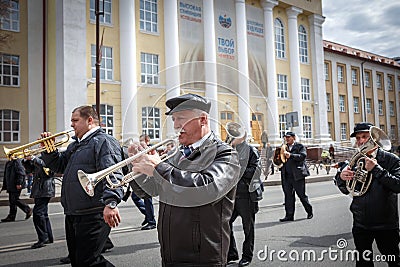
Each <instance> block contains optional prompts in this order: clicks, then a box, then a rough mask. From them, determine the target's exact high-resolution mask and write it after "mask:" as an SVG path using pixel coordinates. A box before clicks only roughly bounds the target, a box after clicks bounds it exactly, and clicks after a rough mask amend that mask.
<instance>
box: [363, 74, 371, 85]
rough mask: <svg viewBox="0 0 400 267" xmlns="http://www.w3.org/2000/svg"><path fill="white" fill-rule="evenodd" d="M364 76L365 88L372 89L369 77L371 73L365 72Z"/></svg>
mask: <svg viewBox="0 0 400 267" xmlns="http://www.w3.org/2000/svg"><path fill="white" fill-rule="evenodd" d="M364 75H365V86H366V87H370V83H369V82H370V80H371V79H370V78H371V77H370V75H369V72H368V71H364Z"/></svg>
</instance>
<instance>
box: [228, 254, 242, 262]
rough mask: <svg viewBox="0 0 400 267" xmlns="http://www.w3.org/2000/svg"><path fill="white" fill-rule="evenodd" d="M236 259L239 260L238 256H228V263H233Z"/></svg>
mask: <svg viewBox="0 0 400 267" xmlns="http://www.w3.org/2000/svg"><path fill="white" fill-rule="evenodd" d="M238 259H239V256H236V255H235V256H231V255H228V263H230V262H233V261H237V260H238Z"/></svg>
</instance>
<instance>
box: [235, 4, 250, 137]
mask: <svg viewBox="0 0 400 267" xmlns="http://www.w3.org/2000/svg"><path fill="white" fill-rule="evenodd" d="M235 8H236V21H237V24H236V31H237V34H236V35H237V49H238V52H237V55H238V70H239V96H238V109H239V110H238V112H239V118H240V121H239V123H240V124H242V125H243V126H244V127H245V129H246V130H247V134H248V137H249V138H250V137H251V135H252V133H251V127H250V116H251V114H250V98H249V59H248V54H247V21H246V4H245V0H235Z"/></svg>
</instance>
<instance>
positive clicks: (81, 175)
mask: <svg viewBox="0 0 400 267" xmlns="http://www.w3.org/2000/svg"><path fill="white" fill-rule="evenodd" d="M170 143H172V144H174V150H172V152H171V153H170V154H168V155H163V156H162V157H161V160H162V161H165V160H167V159H169V158H171V157H173V156H175V154H176V153H177V152H178V151H179V148H178V145H179V142H178V139H177V138H170V139H166V140H164V141H161V142H159V143H157V144H155V145H152V146H150V147H148V148H146V149H145V150H143V151H141V152H140V153H138V154H136V155H133V156H131V157H129V158H127V159H125V160H123V161H121V162H118V163H117V164H114V165H112V166H110V167H108V168H106V169H104V170H102V171H99V172H96V173H91V174H87V173H85V172H84V171H82V170H78V180H79V182H80V183H81V186H82V188H83V189H84V191H85V192H86V193H87V194H88V195H89V196H91V197H92V196H94V190H95V187H96V185H97V184H98V183H99V182H100V181H102V180H103V179H104V178H105V179H106V180H107V186H108V187H109V188H111V189H116V188H118V187H121V186H124V185H126V184H128V183H130V182H131V181H133V180H135V179H136V178H137V177H139V176H140V175H142V174H140V173H139V174H135V173H129V174H127V175H125V176H124V177H123V179H122V180H121V181H118V182H116V183H114V182H113V181H111V178H110V174H111V173H113V172H114V171H117V170H119V169H122V167H125V166H126V165H128V164H130V163H132V162H133V161H134V160H136V159H138V158H139V157H141V156H143V155H145V154H147V153H149V152H151V151H154V150H156V149H157V148H159V147H161V146H164V145H167V144H170Z"/></svg>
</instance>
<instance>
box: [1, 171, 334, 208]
mask: <svg viewBox="0 0 400 267" xmlns="http://www.w3.org/2000/svg"><path fill="white" fill-rule="evenodd" d="M310 174H311V175H310V176H309V177H306V183H316V182H323V181H331V180H332V179H333V177H334V176H335V174H336V169H335V168H331V170H330V172H329V174H326V171H325V170H324V169H323V170H319V171H318V173H317V171H316V169H315V168H310ZM280 184H281V173H280V172H279V171H276V172H275V173H274V174H273V175H269V176H268V178H267V180H266V181H265V180H264V185H265V186H273V185H280ZM1 186H2V183H1V182H0V188H1ZM25 193H26V189H23V190H22V193H21V197H20V199H23V200H24V202H25V203H27V204H34V203H33V198H30V197H29V196H26V195H25ZM60 195H61V183H60V182H58V181H56V196H55V197H53V198H52V199H51V200H50V202H60ZM0 206H8V193H7V192H6V191H2V192H1V193H0Z"/></svg>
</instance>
